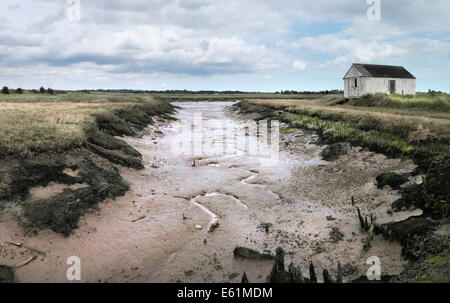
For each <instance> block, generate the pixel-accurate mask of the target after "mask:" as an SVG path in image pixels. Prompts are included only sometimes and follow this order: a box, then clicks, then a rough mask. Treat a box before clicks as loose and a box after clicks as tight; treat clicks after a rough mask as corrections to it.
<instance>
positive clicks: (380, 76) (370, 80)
mask: <svg viewBox="0 0 450 303" xmlns="http://www.w3.org/2000/svg"><path fill="white" fill-rule="evenodd" d="M376 93H384V94H400V95H415V94H416V78H415V77H414V76H413V75H412V74H411V73H410V72H408V71H407V70H406V69H405V68H404V67H403V66H391V65H375V64H357V63H354V64H352V67H350V70H349V71H348V72H347V74H346V75H345V76H344V97H345V98H358V97H361V96H363V95H365V94H376Z"/></svg>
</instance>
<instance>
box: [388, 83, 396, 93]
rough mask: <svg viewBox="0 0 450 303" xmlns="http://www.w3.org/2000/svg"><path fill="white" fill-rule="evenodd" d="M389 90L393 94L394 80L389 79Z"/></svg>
mask: <svg viewBox="0 0 450 303" xmlns="http://www.w3.org/2000/svg"><path fill="white" fill-rule="evenodd" d="M389 92H390V93H391V94H395V80H389Z"/></svg>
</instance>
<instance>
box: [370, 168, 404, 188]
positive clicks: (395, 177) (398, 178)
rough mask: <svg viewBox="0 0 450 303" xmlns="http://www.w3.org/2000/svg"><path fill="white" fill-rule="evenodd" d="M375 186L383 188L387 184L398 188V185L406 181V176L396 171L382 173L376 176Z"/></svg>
mask: <svg viewBox="0 0 450 303" xmlns="http://www.w3.org/2000/svg"><path fill="white" fill-rule="evenodd" d="M376 180H377V187H378V188H383V187H385V186H386V185H389V186H390V187H391V188H392V189H400V186H401V185H402V184H404V183H406V182H408V178H407V177H406V176H404V175H399V174H396V173H392V172H391V173H384V174H381V175H379V176H378V177H377V178H376Z"/></svg>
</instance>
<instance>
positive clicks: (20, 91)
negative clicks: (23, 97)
mask: <svg viewBox="0 0 450 303" xmlns="http://www.w3.org/2000/svg"><path fill="white" fill-rule="evenodd" d="M29 91H30V92H31V93H35V94H49V95H53V94H54V93H55V91H54V89H53V88H50V87H49V88H47V89H46V88H44V87H43V86H41V87H40V88H39V90H37V89H31V90H29ZM24 92H25V90H24V89H22V88H20V87H18V88H16V89H9V87H8V86H3V88H2V94H5V95H9V94H10V93H16V94H23V93H24Z"/></svg>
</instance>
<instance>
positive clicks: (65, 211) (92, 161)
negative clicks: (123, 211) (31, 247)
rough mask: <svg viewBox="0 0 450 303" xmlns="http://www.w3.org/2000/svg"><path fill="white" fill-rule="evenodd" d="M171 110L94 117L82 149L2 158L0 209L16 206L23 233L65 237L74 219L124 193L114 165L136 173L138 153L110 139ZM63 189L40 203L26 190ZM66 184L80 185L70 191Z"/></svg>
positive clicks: (162, 106)
mask: <svg viewBox="0 0 450 303" xmlns="http://www.w3.org/2000/svg"><path fill="white" fill-rule="evenodd" d="M173 112H174V107H173V106H172V105H170V104H167V103H157V104H144V105H142V104H141V105H136V106H133V107H130V108H128V109H122V110H119V111H117V112H115V113H110V114H108V115H98V116H96V117H95V121H96V123H95V124H94V125H89V126H88V127H87V128H86V135H87V141H86V142H85V145H84V147H83V148H80V149H77V150H72V151H66V152H62V153H60V154H57V155H38V156H35V157H34V158H30V159H4V160H2V161H1V162H0V177H1V179H0V209H2V208H4V207H6V206H7V205H8V204H10V203H12V204H15V205H18V206H19V208H18V210H17V215H18V216H19V217H20V218H21V221H22V223H23V225H24V227H25V228H26V230H27V231H29V232H34V233H36V232H38V231H40V230H43V229H51V230H53V231H54V232H57V233H61V234H63V235H64V236H69V235H70V234H71V232H72V230H73V229H75V228H76V227H77V224H78V221H79V218H80V217H81V216H82V215H84V214H85V213H86V212H87V211H88V210H89V209H92V208H96V207H97V205H98V203H99V202H101V201H103V200H105V199H106V198H112V199H114V198H116V197H118V196H122V195H124V194H125V192H127V191H128V189H129V185H128V183H127V182H126V181H125V180H123V179H122V177H121V176H120V174H119V170H118V168H117V167H116V166H115V164H119V165H123V166H126V167H131V168H136V169H142V168H143V164H142V162H141V160H142V156H141V154H140V153H139V152H138V151H137V150H136V149H134V148H133V147H132V146H130V145H129V144H128V143H126V142H125V141H123V140H121V139H119V138H117V137H113V136H124V135H126V136H137V135H139V133H140V132H141V131H142V130H143V129H144V128H145V127H146V126H147V125H148V124H152V123H153V117H155V116H159V117H161V118H163V119H167V118H168V117H170V116H169V115H170V114H172V113H173ZM52 182H53V183H56V184H63V185H67V188H64V189H63V191H62V192H60V193H56V194H54V195H53V196H51V197H49V198H45V199H33V196H32V195H30V190H31V189H32V188H35V187H46V186H49V184H50V183H52ZM71 185H87V186H80V187H78V188H75V189H71V188H69V186H71Z"/></svg>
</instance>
